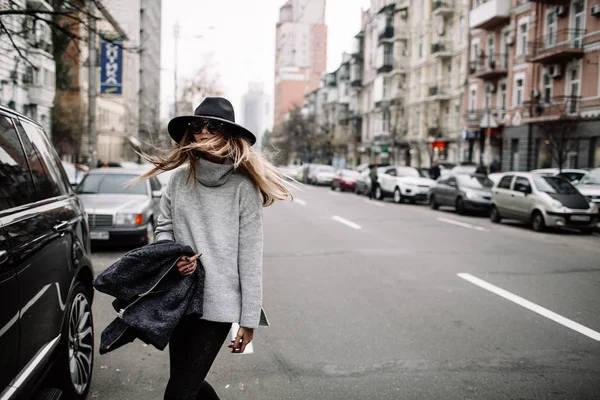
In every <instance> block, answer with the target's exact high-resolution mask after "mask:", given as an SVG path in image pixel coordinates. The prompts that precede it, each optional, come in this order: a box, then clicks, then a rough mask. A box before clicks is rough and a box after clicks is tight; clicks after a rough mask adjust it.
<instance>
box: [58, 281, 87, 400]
mask: <svg viewBox="0 0 600 400" xmlns="http://www.w3.org/2000/svg"><path fill="white" fill-rule="evenodd" d="M66 310H67V314H66V318H65V321H64V324H63V327H62V337H61V340H60V343H59V345H58V346H59V347H58V349H57V358H56V361H55V364H54V370H53V371H52V373H53V376H54V377H55V378H56V379H53V380H52V381H53V382H57V384H58V386H59V389H61V390H62V392H63V393H62V396H61V399H64V400H83V399H85V398H86V397H87V394H88V392H89V390H90V385H91V382H92V372H93V370H94V319H93V317H92V304H91V296H90V293H88V290H87V289H86V287H85V286H84V285H83V284H82V283H80V282H78V283H76V284H75V287H74V288H73V291H72V292H71V297H70V299H69V301H68V302H67V307H66Z"/></svg>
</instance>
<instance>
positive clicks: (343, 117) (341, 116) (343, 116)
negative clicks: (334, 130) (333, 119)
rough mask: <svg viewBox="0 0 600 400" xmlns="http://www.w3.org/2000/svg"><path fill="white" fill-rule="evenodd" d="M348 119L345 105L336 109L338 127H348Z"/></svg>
mask: <svg viewBox="0 0 600 400" xmlns="http://www.w3.org/2000/svg"><path fill="white" fill-rule="evenodd" d="M349 119H350V110H349V108H348V105H347V104H343V105H340V108H339V109H338V122H339V123H340V125H348V120H349Z"/></svg>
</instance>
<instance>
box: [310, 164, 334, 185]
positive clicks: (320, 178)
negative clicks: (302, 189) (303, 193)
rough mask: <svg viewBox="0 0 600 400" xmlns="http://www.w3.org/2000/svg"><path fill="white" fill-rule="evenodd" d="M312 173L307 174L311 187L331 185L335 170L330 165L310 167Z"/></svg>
mask: <svg viewBox="0 0 600 400" xmlns="http://www.w3.org/2000/svg"><path fill="white" fill-rule="evenodd" d="M311 167H314V168H312V169H313V171H312V174H311V173H310V172H309V178H308V179H309V182H310V183H311V184H313V185H331V182H332V181H333V176H334V175H335V168H333V167H332V166H331V165H316V164H315V165H311Z"/></svg>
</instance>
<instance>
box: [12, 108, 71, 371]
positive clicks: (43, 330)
mask: <svg viewBox="0 0 600 400" xmlns="http://www.w3.org/2000/svg"><path fill="white" fill-rule="evenodd" d="M13 122H14V124H15V126H16V128H17V132H18V133H19V137H20V140H21V144H22V146H23V149H24V151H25V154H26V155H27V162H28V163H29V166H30V169H31V175H32V178H33V182H34V184H35V191H34V193H35V200H36V201H35V202H33V203H31V204H28V205H27V206H26V207H24V208H23V209H22V210H20V211H19V212H17V213H14V214H12V215H11V217H10V218H8V219H6V220H5V221H3V223H4V225H5V229H6V230H7V233H8V235H9V238H10V241H11V252H12V256H13V260H14V267H15V268H16V270H17V283H18V289H19V306H20V308H21V316H20V320H19V329H20V332H21V336H20V343H19V368H20V369H21V368H23V367H25V366H26V365H27V364H28V363H29V362H30V361H31V360H32V359H33V358H34V357H35V355H36V354H37V353H38V351H40V350H41V349H44V348H46V347H47V346H51V343H53V342H55V341H54V340H55V339H56V338H58V337H59V335H60V332H61V327H62V321H63V316H64V310H65V307H66V303H67V301H68V299H67V297H68V293H69V289H70V285H71V281H72V279H73V272H72V271H73V265H72V258H71V254H72V251H73V249H74V248H73V244H74V243H73V229H72V228H73V226H74V225H77V224H78V222H79V221H78V219H79V218H82V216H81V215H79V214H78V212H77V209H78V208H77V199H76V197H75V196H74V195H73V194H72V192H71V190H70V187H69V183H68V179H67V178H66V176H65V173H64V170H63V169H62V168H61V167H60V161H59V160H58V157H57V155H56V153H55V152H54V150H53V149H52V147H51V146H50V144H49V142H48V140H47V138H46V136H45V134H44V132H43V131H42V130H41V128H39V127H38V126H37V125H35V124H33V123H31V122H29V121H19V120H16V119H14V120H13Z"/></svg>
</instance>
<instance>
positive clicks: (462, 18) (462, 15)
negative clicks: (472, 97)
mask: <svg viewBox="0 0 600 400" xmlns="http://www.w3.org/2000/svg"><path fill="white" fill-rule="evenodd" d="M468 10H469V6H468V3H467V2H466V1H464V0H435V1H422V0H410V2H409V14H410V18H409V21H410V32H411V36H412V40H411V49H410V62H409V67H408V68H409V74H408V82H409V84H408V96H407V98H408V99H409V102H408V104H407V116H408V147H407V148H406V149H405V151H404V152H403V154H402V156H403V157H402V161H403V163H404V164H406V165H413V166H419V167H427V166H430V165H431V163H432V162H433V161H434V160H439V161H450V162H455V161H458V159H459V154H460V144H461V140H460V134H461V127H462V111H461V110H462V104H463V97H464V95H463V93H464V82H465V80H466V72H465V71H466V62H467V56H466V51H465V50H466V48H467V45H468V44H467V33H468V30H467V27H466V25H467V20H468Z"/></svg>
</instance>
